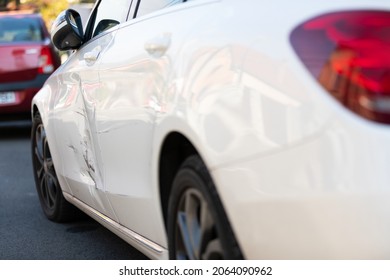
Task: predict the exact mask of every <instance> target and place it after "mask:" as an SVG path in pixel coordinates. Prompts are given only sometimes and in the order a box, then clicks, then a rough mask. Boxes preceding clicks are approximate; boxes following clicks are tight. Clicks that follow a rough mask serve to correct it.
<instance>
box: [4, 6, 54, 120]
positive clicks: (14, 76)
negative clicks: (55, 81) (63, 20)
mask: <svg viewBox="0 0 390 280" xmlns="http://www.w3.org/2000/svg"><path fill="white" fill-rule="evenodd" d="M59 65H60V60H59V56H58V54H57V53H56V51H55V49H54V47H53V45H52V44H51V41H50V36H49V33H48V31H47V28H46V26H45V24H44V21H43V20H42V17H41V16H40V15H39V14H35V13H26V12H1V13H0V120H2V119H16V118H30V114H29V112H30V110H31V100H32V98H33V97H34V95H35V94H36V93H37V92H38V90H39V89H40V88H41V87H42V86H43V84H44V83H45V81H46V79H47V78H48V77H49V76H50V74H52V73H53V72H54V70H55V69H56V68H58V66H59Z"/></svg>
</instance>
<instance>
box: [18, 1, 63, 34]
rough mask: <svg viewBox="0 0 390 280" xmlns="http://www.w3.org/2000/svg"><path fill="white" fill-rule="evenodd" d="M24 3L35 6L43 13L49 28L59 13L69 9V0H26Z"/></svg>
mask: <svg viewBox="0 0 390 280" xmlns="http://www.w3.org/2000/svg"><path fill="white" fill-rule="evenodd" d="M24 3H25V4H26V5H30V6H33V7H35V9H36V10H37V11H38V12H40V13H41V14H42V17H43V19H44V20H45V22H46V25H47V26H48V28H50V26H51V24H52V23H53V21H54V20H55V18H56V17H57V16H58V14H59V13H60V12H61V11H63V10H65V9H67V8H68V5H69V3H68V0H56V1H52V0H25V1H24ZM49 30H50V29H49Z"/></svg>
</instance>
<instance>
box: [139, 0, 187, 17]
mask: <svg viewBox="0 0 390 280" xmlns="http://www.w3.org/2000/svg"><path fill="white" fill-rule="evenodd" d="M183 2H186V0H140V1H139V2H138V9H137V11H136V16H137V17H140V16H143V15H146V14H149V13H151V12H154V11H157V10H160V9H163V8H166V7H169V6H172V5H176V4H178V3H183Z"/></svg>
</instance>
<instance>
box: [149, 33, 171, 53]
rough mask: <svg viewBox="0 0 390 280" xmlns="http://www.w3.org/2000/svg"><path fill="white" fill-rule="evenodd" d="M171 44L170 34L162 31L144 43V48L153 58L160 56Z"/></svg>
mask: <svg viewBox="0 0 390 280" xmlns="http://www.w3.org/2000/svg"><path fill="white" fill-rule="evenodd" d="M170 45H171V34H170V33H164V34H162V35H160V36H157V37H155V38H153V39H151V40H149V41H147V42H146V43H145V46H144V47H145V50H146V51H147V52H148V53H149V54H150V55H151V56H152V57H154V58H159V57H162V56H163V55H164V54H165V53H166V51H167V50H168V48H169V46H170Z"/></svg>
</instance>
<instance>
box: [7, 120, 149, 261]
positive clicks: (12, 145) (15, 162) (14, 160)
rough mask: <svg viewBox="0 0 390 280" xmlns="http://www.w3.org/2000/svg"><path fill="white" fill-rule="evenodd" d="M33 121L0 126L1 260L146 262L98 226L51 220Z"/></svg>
mask: <svg viewBox="0 0 390 280" xmlns="http://www.w3.org/2000/svg"><path fill="white" fill-rule="evenodd" d="M30 128H31V127H30V123H29V122H22V123H21V122H17V123H16V122H13V123H0V260H51V259H54V260H81V259H84V260H85V259H86V260H117V259H126V260H128V259H137V260H140V259H146V257H145V256H144V255H143V254H141V253H139V252H138V251H137V250H135V249H133V248H132V247H131V246H130V245H128V244H127V243H125V242H124V241H122V240H121V239H120V238H118V237H117V236H116V235H114V234H113V233H111V232H110V231H108V230H107V229H105V228H104V227H102V226H101V225H100V224H98V223H97V222H95V221H94V220H92V219H90V218H89V217H84V218H82V219H80V220H79V221H78V222H75V223H66V224H57V223H53V222H51V221H49V220H47V219H46V218H45V217H44V214H43V212H42V210H41V208H40V205H39V201H38V196H37V194H36V191H35V184H34V179H33V173H32V164H31V155H30Z"/></svg>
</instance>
